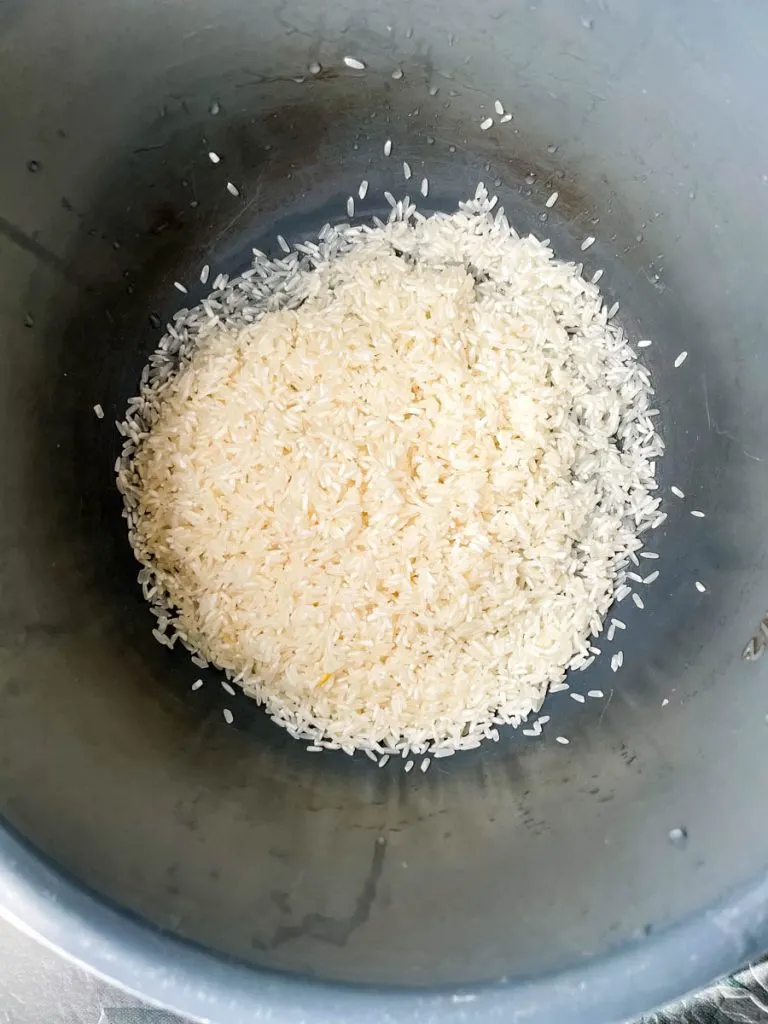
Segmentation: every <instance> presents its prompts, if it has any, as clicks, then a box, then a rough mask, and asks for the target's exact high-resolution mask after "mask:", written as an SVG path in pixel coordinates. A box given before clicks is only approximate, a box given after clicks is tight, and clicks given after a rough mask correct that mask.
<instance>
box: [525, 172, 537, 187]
mask: <svg viewBox="0 0 768 1024" xmlns="http://www.w3.org/2000/svg"><path fill="white" fill-rule="evenodd" d="M535 181H536V175H535V174H534V173H533V172H531V173H530V174H526V176H525V184H526V185H533V183H534V182H535Z"/></svg>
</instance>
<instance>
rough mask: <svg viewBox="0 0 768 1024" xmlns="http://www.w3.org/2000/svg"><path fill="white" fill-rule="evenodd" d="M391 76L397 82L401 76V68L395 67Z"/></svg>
mask: <svg viewBox="0 0 768 1024" xmlns="http://www.w3.org/2000/svg"><path fill="white" fill-rule="evenodd" d="M392 77H393V78H394V80H395V81H396V82H399V81H400V79H401V78H402V77H403V69H402V68H395V70H394V71H393V72H392Z"/></svg>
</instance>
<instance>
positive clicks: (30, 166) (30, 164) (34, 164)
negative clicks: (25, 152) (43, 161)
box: [27, 160, 40, 174]
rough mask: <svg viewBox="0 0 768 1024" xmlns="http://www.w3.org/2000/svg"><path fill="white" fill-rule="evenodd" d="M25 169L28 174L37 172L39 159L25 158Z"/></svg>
mask: <svg viewBox="0 0 768 1024" xmlns="http://www.w3.org/2000/svg"><path fill="white" fill-rule="evenodd" d="M27 170H28V171H29V173H30V174H37V172H38V171H39V170H40V161H39V160H27Z"/></svg>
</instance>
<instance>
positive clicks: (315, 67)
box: [307, 60, 323, 75]
mask: <svg viewBox="0 0 768 1024" xmlns="http://www.w3.org/2000/svg"><path fill="white" fill-rule="evenodd" d="M307 70H308V71H309V73H310V75H319V74H320V72H321V71H322V70H323V69H322V67H321V65H320V62H319V61H317V60H313V61H312V63H311V64H310V65H309V67H308V68H307Z"/></svg>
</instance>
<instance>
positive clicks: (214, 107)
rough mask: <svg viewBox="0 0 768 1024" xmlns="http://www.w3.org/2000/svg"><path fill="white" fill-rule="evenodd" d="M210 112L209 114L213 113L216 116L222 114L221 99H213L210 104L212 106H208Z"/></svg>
mask: <svg viewBox="0 0 768 1024" xmlns="http://www.w3.org/2000/svg"><path fill="white" fill-rule="evenodd" d="M208 113H209V114H213V116H214V117H215V116H216V115H217V114H220V113H221V104H220V103H219V101H218V100H213V101H212V102H211V105H210V107H208Z"/></svg>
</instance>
